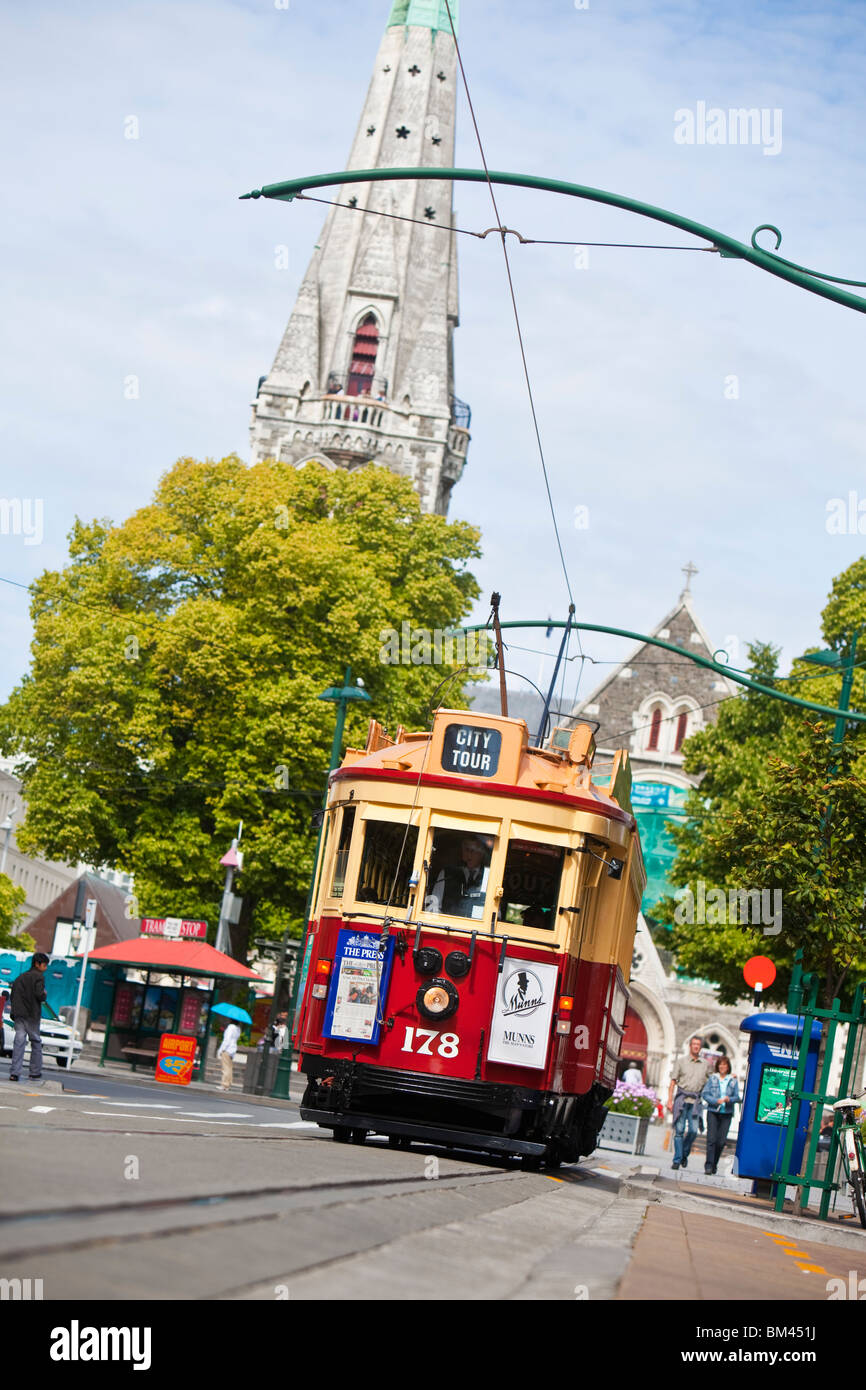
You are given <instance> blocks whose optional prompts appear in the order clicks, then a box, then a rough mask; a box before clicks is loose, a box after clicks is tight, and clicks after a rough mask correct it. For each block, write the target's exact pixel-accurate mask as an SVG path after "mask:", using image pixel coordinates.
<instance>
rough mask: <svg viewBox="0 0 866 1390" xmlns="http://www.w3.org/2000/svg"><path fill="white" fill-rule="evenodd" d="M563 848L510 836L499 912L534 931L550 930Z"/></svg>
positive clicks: (556, 899) (554, 922)
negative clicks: (512, 838)
mask: <svg viewBox="0 0 866 1390" xmlns="http://www.w3.org/2000/svg"><path fill="white" fill-rule="evenodd" d="M564 859H565V851H564V850H563V849H561V848H558V847H557V846H556V845H539V844H536V842H535V841H534V840H512V841H511V842H510V843H509V846H508V854H507V856H506V859H505V875H504V879H503V883H502V888H503V894H502V902H501V904H500V911H499V916H500V919H501V920H502V921H503V922H515V923H519V924H520V925H521V926H523V927H533V928H535V930H537V931H553V930H554V928H555V926H556V905H557V902H558V899H559V881H560V879H561V877H562V865H563V862H564Z"/></svg>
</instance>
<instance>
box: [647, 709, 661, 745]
mask: <svg viewBox="0 0 866 1390" xmlns="http://www.w3.org/2000/svg"><path fill="white" fill-rule="evenodd" d="M661 727H662V712H661V710H660V709H654V710H653V714H652V722H651V723H650V731H649V738H648V739H647V745H646V746H647V748H649V749H650V750H653V749H656V748H658V746H659V734H660V732H661Z"/></svg>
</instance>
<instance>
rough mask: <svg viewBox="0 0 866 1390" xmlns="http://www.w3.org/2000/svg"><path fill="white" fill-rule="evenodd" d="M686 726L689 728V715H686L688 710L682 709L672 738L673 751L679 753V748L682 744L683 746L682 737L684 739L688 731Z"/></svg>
mask: <svg viewBox="0 0 866 1390" xmlns="http://www.w3.org/2000/svg"><path fill="white" fill-rule="evenodd" d="M688 728H689V715H688V710H683V712H682V714H681V715H680V717H679V719H678V720H677V732H676V738H675V739H674V752H675V753H679V751H680V749H681V748H682V746H683V741H684V739H685V737H686V734H687V733H688Z"/></svg>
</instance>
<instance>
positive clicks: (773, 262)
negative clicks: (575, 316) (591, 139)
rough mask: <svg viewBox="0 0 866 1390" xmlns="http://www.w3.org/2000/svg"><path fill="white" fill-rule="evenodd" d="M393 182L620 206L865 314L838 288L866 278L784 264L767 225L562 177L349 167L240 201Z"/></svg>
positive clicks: (862, 305)
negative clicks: (685, 211)
mask: <svg viewBox="0 0 866 1390" xmlns="http://www.w3.org/2000/svg"><path fill="white" fill-rule="evenodd" d="M395 179H397V180H399V179H408V180H410V181H411V180H414V181H418V180H421V179H444V180H447V181H453V182H456V183H487V182H488V181H489V182H490V183H500V184H508V185H510V186H511V187H513V188H534V189H537V190H540V191H541V192H544V193H563V194H565V195H567V196H568V197H570V198H582V199H584V200H585V201H586V202H591V203H605V204H606V205H607V206H608V207H615V208H622V209H623V211H624V212H633V213H635V214H636V215H637V216H639V217H649V218H651V219H652V220H653V221H654V222H664V223H665V224H666V225H667V226H669V227H677V228H678V229H679V230H680V231H681V232H688V234H689V235H690V236H696V237H700V238H701V239H702V240H704V241H708V242H709V243H710V245H709V247H708V248H707V249H708V250H711V251H717V252H718V253H719V255H720V256H724V257H726V258H729V259H737V260H742V261H748V262H749V263H750V265H754V266H757V267H758V269H759V270H766V271H768V272H769V274H770V275H777V276H778V277H779V279H780V280H788V281H790V283H791V284H792V285H798V286H799V287H800V289H803V290H808V291H809V292H810V294H818V295H821V296H822V298H824V299H832V300H833V301H834V302H835V303H836V304H843V305H844V306H845V307H846V308H847V309H856V310H857V311H858V312H859V313H861V314H862V313H866V299H864V298H863V296H862V295H856V294H850V293H849V292H848V291H847V290H844V289H841V288H839V287H840V286H842V285H852V286H854V287H856V288H858V289H866V280H845V279H842V278H841V277H839V276H834V275H826V274H825V273H824V272H822V271H819V270H809V269H808V267H806V266H802V265H797V263H796V261H789V260H786V259H785V257H784V256H777V255H776V251H777V250H778V248H779V246H780V245H781V242H782V233H781V232H780V231H779V229H778V228H777V227H774V226H773V225H772V224H771V223H769V222H764V223H762V224H761V226H760V227H756V228H755V230H754V231H753V232H752V236H751V240H750V242H749V243H748V245H747V244H746V243H745V242H742V241H737V239H736V238H735V237H731V236H728V235H727V234H726V233H725V232H717V231H715V230H714V228H712V227H705V226H704V225H703V223H701V222H695V221H694V220H693V219H692V218H690V217H682V216H680V214H679V213H676V212H668V211H667V210H666V209H665V208H657V207H655V206H654V205H653V204H652V203H642V202H639V201H638V199H637V198H627V197H626V196H625V195H624V194H621V193H609V192H607V191H606V190H605V189H603V188H589V187H587V185H585V184H581V183H567V182H565V180H563V179H547V178H541V177H539V176H538V175H536V174H507V173H502V172H501V171H500V170H495V169H491V170H490V171H489V173H487V172H485V170H484V169H424V168H421V169H352V170H342V171H341V172H340V173H335V174H312V175H310V176H309V177H308V178H303V179H287V180H286V181H285V182H284V183H268V184H265V185H264V187H262V188H256V189H254V190H253V192H252V193H243V194H242V195H241V197H242V198H272V199H277V200H278V201H281V202H286V203H290V202H292V200H293V199H294V198H297V197H300V196H303V194H304V193H305V192H306V191H307V189H310V188H329V187H334V186H339V185H341V184H348V183H380V182H382V181H386V180H395ZM497 230H499V231H500V232H501V233H502V235H503V236H505V234H506V231H507V230H508V229H507V228H504V227H502V228H497ZM758 232H772V233H773V235H774V236H775V238H776V247H775V250H773V251H762V250H761V248H760V247H759V246H758V243H757V235H758Z"/></svg>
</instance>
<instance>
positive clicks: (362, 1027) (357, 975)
mask: <svg viewBox="0 0 866 1390" xmlns="http://www.w3.org/2000/svg"><path fill="white" fill-rule="evenodd" d="M379 941H380V938H379V935H378V933H374V932H359V931H353V930H352V929H351V928H349V929H348V930H346V929H344V930H343V931H341V932H340V934H339V936H338V938H337V950H336V954H335V959H334V974H333V979H332V980H331V991H330V994H329V995H328V1007H327V1010H326V1013H325V1027H324V1030H323V1031H324V1033H325V1036H326V1037H328V1038H345V1039H346V1040H347V1041H350V1042H366V1043H377V1042H378V1041H379V1033H380V1031H381V1028H382V1016H383V1011H384V1008H385V998H386V996H387V993H388V980H389V979H390V976H391V963H392V961H393V959H394V938H393V936H389V937H388V939H387V941H386V943H385V950H384V952H380V950H379Z"/></svg>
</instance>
